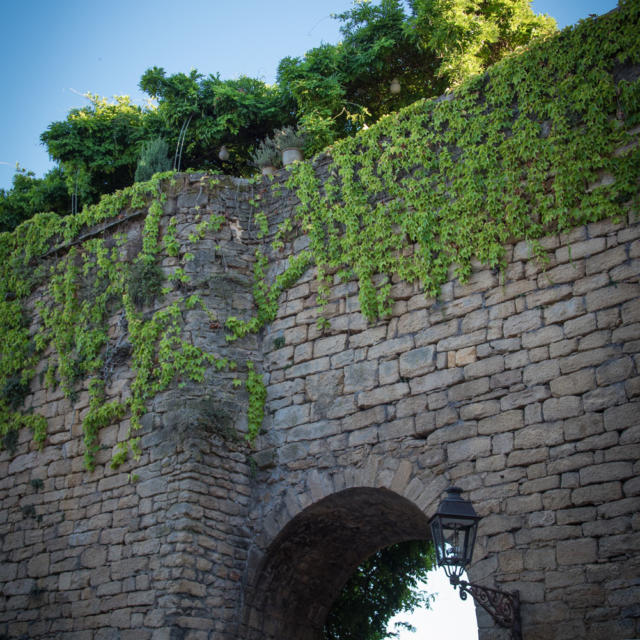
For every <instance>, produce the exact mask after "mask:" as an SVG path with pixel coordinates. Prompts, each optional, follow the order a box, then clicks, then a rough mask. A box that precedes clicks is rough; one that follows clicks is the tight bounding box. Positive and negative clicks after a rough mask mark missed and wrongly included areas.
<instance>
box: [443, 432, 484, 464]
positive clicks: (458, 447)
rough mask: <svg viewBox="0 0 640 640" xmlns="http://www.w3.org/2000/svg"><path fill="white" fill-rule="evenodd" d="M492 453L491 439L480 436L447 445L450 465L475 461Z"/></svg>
mask: <svg viewBox="0 0 640 640" xmlns="http://www.w3.org/2000/svg"><path fill="white" fill-rule="evenodd" d="M490 451H491V438H489V437H487V436H480V437H476V438H468V439H466V440H460V441H458V442H451V443H449V444H448V445H447V458H448V460H449V463H451V464H455V463H457V462H462V461H463V460H475V459H476V458H479V457H483V456H487V455H489V452H490Z"/></svg>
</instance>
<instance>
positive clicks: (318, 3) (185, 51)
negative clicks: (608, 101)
mask: <svg viewBox="0 0 640 640" xmlns="http://www.w3.org/2000/svg"><path fill="white" fill-rule="evenodd" d="M615 5H616V0H534V2H533V8H534V10H535V11H536V12H537V13H548V14H549V15H552V16H553V17H554V18H556V20H557V21H558V24H559V26H560V27H564V26H566V25H568V24H574V23H575V22H577V21H578V20H579V19H580V18H584V17H587V16H588V15H589V14H590V13H596V14H602V13H605V12H607V11H609V10H610V9H612V8H614V7H615ZM351 6H352V2H351V0H236V1H235V2H234V1H233V0H232V1H229V0H226V1H222V0H189V1H188V2H183V3H177V2H175V1H173V0H171V1H169V0H110V1H109V2H97V1H96V0H16V1H15V2H12V1H10V0H0V24H2V38H0V80H1V86H2V89H3V90H2V99H1V100H0V187H1V188H7V187H9V186H10V184H11V178H12V176H13V173H14V168H15V165H16V162H19V163H20V165H21V166H22V167H25V168H27V169H30V170H32V171H35V173H36V175H38V176H42V175H43V173H45V172H46V171H47V170H48V169H50V168H51V166H52V164H51V163H50V161H49V160H48V157H47V153H46V151H45V149H44V147H43V146H42V145H41V144H40V140H39V136H40V134H41V133H42V132H43V131H44V130H45V129H46V128H47V126H48V125H49V124H50V123H51V122H54V121H56V120H63V119H64V118H65V117H66V115H67V113H68V111H69V110H70V109H71V108H73V107H82V106H84V105H85V104H87V102H86V100H85V99H84V98H83V97H82V94H84V93H87V92H91V93H94V94H99V95H101V96H106V97H111V96H113V95H129V96H131V97H132V98H133V99H134V101H135V102H138V103H139V104H144V101H145V97H144V95H143V94H142V93H141V92H140V91H139V90H138V82H139V80H140V77H141V75H142V74H143V72H144V71H145V70H146V69H147V68H148V67H151V66H154V65H155V66H158V67H164V68H165V70H166V71H167V72H168V73H177V72H180V71H182V72H188V71H189V70H190V69H191V68H196V69H198V71H200V72H202V73H205V74H209V73H216V72H218V73H220V76H221V77H222V78H223V79H227V78H236V77H238V76H240V75H248V76H251V77H257V78H261V79H263V80H264V81H265V82H268V83H272V82H274V81H275V73H276V68H277V65H278V62H279V61H280V60H281V59H282V58H284V57H285V56H301V55H303V54H304V52H305V51H307V50H308V49H310V48H312V47H315V46H318V45H319V44H321V43H322V42H329V43H336V42H338V41H339V39H340V34H339V31H338V26H339V23H338V21H337V20H333V19H332V18H331V14H333V13H341V12H343V11H346V10H347V9H349V8H350V7H351Z"/></svg>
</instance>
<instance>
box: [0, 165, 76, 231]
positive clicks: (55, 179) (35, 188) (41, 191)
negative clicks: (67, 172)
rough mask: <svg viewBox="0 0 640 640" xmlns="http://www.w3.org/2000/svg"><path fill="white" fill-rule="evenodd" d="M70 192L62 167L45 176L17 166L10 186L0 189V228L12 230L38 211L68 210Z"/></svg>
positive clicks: (59, 211) (0, 229)
mask: <svg viewBox="0 0 640 640" xmlns="http://www.w3.org/2000/svg"><path fill="white" fill-rule="evenodd" d="M69 204H70V199H69V194H68V193H67V186H66V182H65V178H64V173H63V171H62V169H60V168H59V167H56V168H54V169H52V170H51V171H49V172H48V173H47V174H46V175H45V177H44V178H36V177H35V176H34V173H33V172H32V171H26V170H25V169H21V168H18V169H17V170H16V173H15V174H14V176H13V182H12V187H11V189H9V190H5V189H0V232H2V231H13V230H14V229H15V228H16V227H17V226H18V225H19V224H20V223H21V222H23V221H24V220H28V219H29V218H30V217H31V216H32V215H33V214H34V213H36V212H37V211H55V212H58V213H62V212H65V213H67V212H68V211H69Z"/></svg>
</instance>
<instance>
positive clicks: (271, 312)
mask: <svg viewBox="0 0 640 640" xmlns="http://www.w3.org/2000/svg"><path fill="white" fill-rule="evenodd" d="M311 258H312V257H311V254H310V253H309V252H308V251H302V252H300V253H299V254H298V255H296V256H292V257H291V258H290V259H289V266H288V267H287V269H285V271H284V272H283V273H281V274H279V275H278V276H277V277H276V279H275V281H274V282H273V284H272V285H271V286H269V284H268V283H267V281H266V278H265V275H266V268H267V262H268V261H267V257H266V256H265V255H264V254H263V253H262V252H261V251H260V250H257V251H256V261H255V263H254V266H253V277H254V281H253V299H254V303H255V305H256V307H257V314H256V315H255V316H254V317H253V318H251V319H250V320H248V321H244V320H239V319H238V318H236V317H235V316H229V317H228V318H227V321H226V323H225V326H226V328H227V329H229V331H231V334H229V335H227V340H228V341H230V342H231V341H233V340H236V339H237V338H242V337H243V336H245V335H247V334H248V333H257V332H258V331H259V330H260V329H261V328H262V327H264V326H265V325H267V324H269V323H270V322H273V321H274V320H275V318H276V315H277V313H278V298H279V297H280V295H281V294H282V292H283V291H286V290H287V289H289V288H290V287H291V286H292V285H293V284H294V283H295V282H297V281H298V280H299V279H300V277H301V276H302V274H303V273H304V272H305V271H306V270H307V268H308V267H309V266H310V264H311Z"/></svg>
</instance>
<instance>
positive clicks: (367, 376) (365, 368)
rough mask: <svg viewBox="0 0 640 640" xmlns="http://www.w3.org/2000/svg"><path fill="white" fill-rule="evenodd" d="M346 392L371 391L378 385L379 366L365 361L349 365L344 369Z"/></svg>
mask: <svg viewBox="0 0 640 640" xmlns="http://www.w3.org/2000/svg"><path fill="white" fill-rule="evenodd" d="M344 372H345V373H344V392H345V393H353V392H354V391H369V390H370V389H373V388H374V387H375V386H376V384H377V383H378V364H377V363H376V362H370V361H363V362H356V363H355V364H352V365H348V366H346V367H345V369H344Z"/></svg>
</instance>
